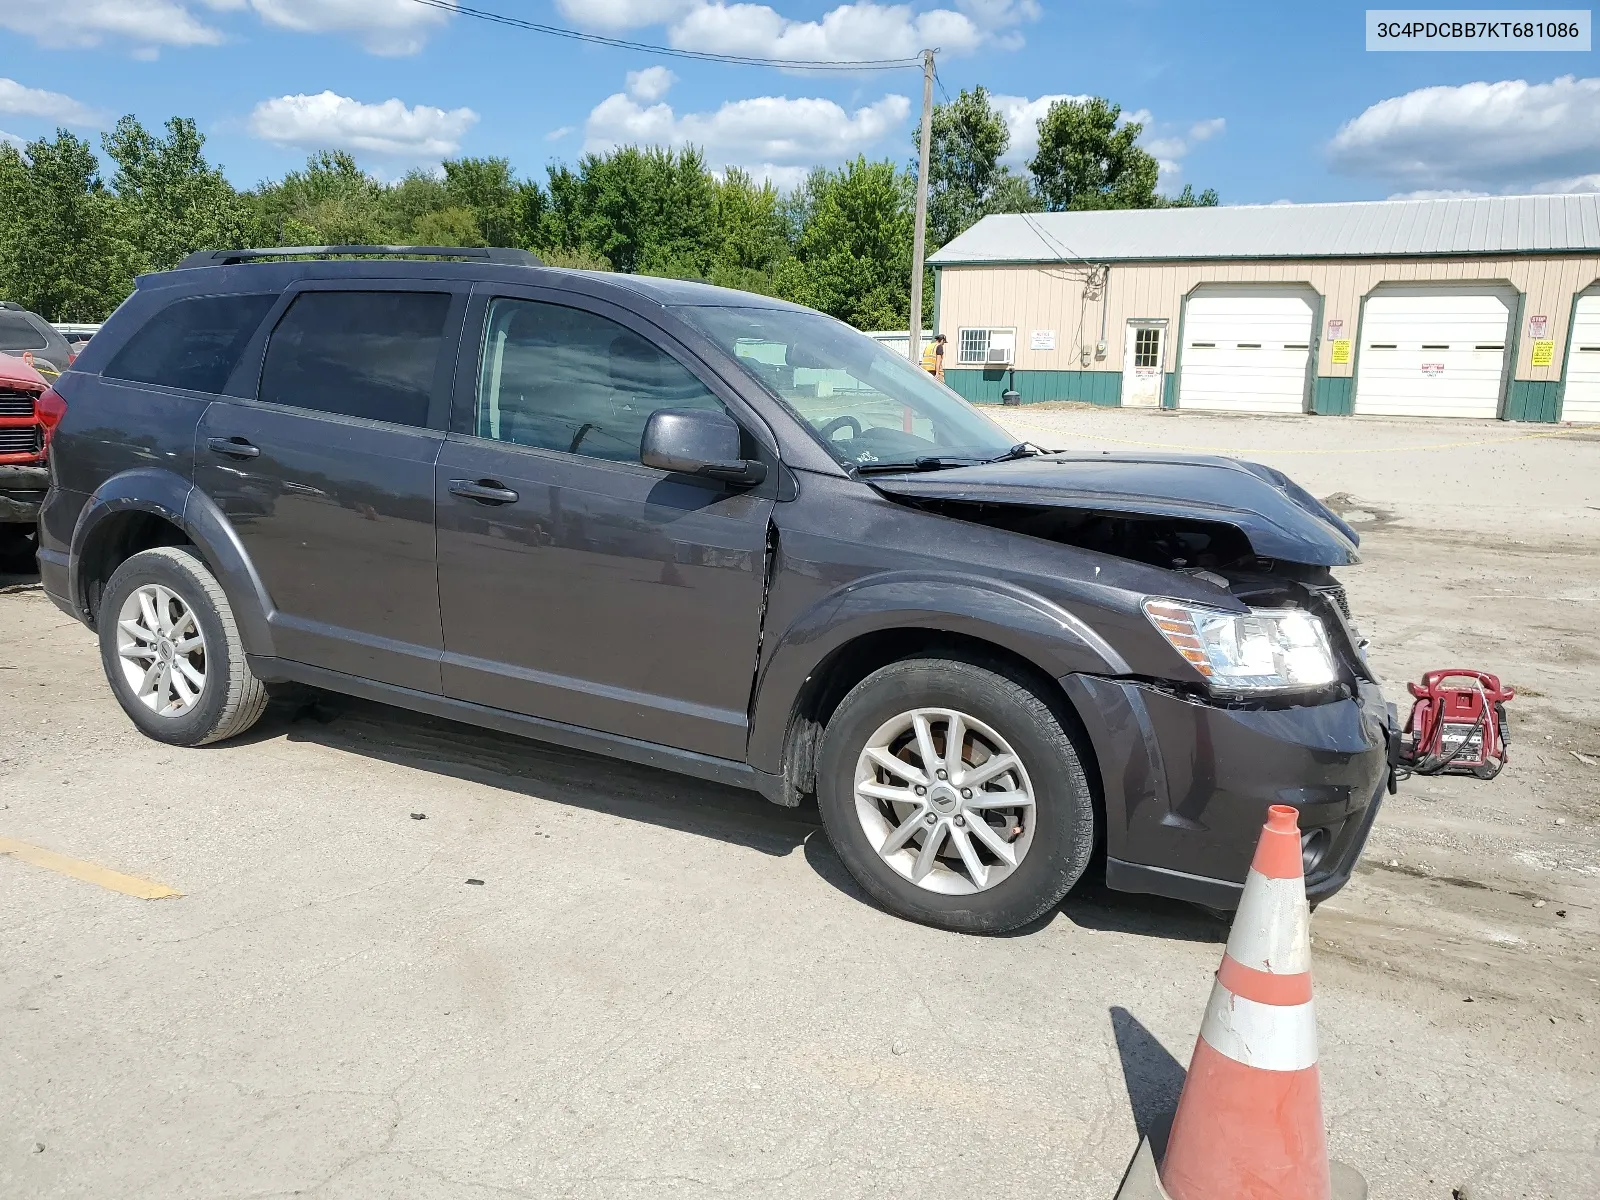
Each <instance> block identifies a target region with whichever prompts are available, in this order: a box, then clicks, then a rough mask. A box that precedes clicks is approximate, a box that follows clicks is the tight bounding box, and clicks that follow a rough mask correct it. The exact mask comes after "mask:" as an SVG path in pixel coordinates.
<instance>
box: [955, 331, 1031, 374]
mask: <svg viewBox="0 0 1600 1200" xmlns="http://www.w3.org/2000/svg"><path fill="white" fill-rule="evenodd" d="M956 343H957V347H956V361H957V362H958V363H961V364H963V365H966V366H979V367H981V366H990V367H993V366H1009V365H1011V362H1012V360H1013V357H1014V355H1015V353H1016V349H1017V331H1016V329H1015V327H1013V326H1009V325H1001V326H995V327H994V328H991V329H960V330H957V331H956Z"/></svg>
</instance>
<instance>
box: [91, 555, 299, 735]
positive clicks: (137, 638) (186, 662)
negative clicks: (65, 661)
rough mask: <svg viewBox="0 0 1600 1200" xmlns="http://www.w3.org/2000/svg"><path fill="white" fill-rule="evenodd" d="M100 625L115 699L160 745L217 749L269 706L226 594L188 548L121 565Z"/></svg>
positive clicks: (111, 583)
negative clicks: (247, 657) (214, 746)
mask: <svg viewBox="0 0 1600 1200" xmlns="http://www.w3.org/2000/svg"><path fill="white" fill-rule="evenodd" d="M96 625H97V628H98V630H99V634H100V662H101V665H102V666H103V667H104V668H105V672H106V679H107V681H108V682H109V683H110V684H111V690H112V692H113V693H114V694H115V695H116V697H117V702H118V703H119V704H121V705H122V711H123V712H125V713H127V714H128V716H129V718H130V719H131V720H132V721H133V723H134V724H135V725H137V726H138V727H139V730H140V732H142V733H144V734H146V735H147V736H149V737H152V738H155V739H156V740H157V741H160V742H166V743H168V744H169V745H173V746H204V745H207V744H208V743H211V742H219V741H221V740H223V739H224V738H230V737H234V736H236V735H238V734H241V733H243V732H244V731H245V730H247V729H249V728H250V726H252V725H254V724H255V723H256V721H257V720H259V719H260V717H261V714H262V712H263V711H264V710H265V709H266V706H267V690H266V688H265V687H264V686H263V685H262V683H261V681H260V680H259V679H257V678H256V677H255V674H254V673H253V672H252V671H251V670H250V665H249V663H248V662H246V660H245V654H244V645H243V643H241V641H240V640H239V628H238V625H237V624H236V623H235V622H234V619H233V609H232V608H231V607H230V606H229V604H228V597H227V596H226V594H224V592H223V590H222V586H221V585H220V584H219V583H218V582H217V580H216V577H215V576H213V575H212V574H211V572H210V570H209V569H208V568H207V567H206V565H205V563H204V562H202V561H201V560H200V558H199V557H198V556H197V555H196V554H195V553H194V552H193V551H192V550H189V549H187V548H186V547H182V546H159V547H157V548H155V549H153V550H144V551H141V552H140V553H138V554H135V555H133V556H132V557H131V558H129V559H128V560H127V561H126V562H124V563H123V564H122V565H121V566H119V567H118V568H117V569H116V571H115V572H114V573H113V574H112V576H111V579H110V580H109V581H108V582H107V583H106V587H105V591H104V593H102V595H101V598H100V610H99V616H98V620H97V622H96Z"/></svg>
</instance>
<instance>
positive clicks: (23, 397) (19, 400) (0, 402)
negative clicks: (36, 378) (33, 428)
mask: <svg viewBox="0 0 1600 1200" xmlns="http://www.w3.org/2000/svg"><path fill="white" fill-rule="evenodd" d="M33 398H34V397H33V393H32V392H18V391H13V390H12V389H10V388H0V417H31V416H33Z"/></svg>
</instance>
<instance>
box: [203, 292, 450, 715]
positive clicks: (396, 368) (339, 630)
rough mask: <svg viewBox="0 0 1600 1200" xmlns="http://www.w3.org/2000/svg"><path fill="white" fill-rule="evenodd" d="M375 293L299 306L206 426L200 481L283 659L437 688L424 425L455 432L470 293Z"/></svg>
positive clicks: (433, 441) (331, 296)
mask: <svg viewBox="0 0 1600 1200" xmlns="http://www.w3.org/2000/svg"><path fill="white" fill-rule="evenodd" d="M367 288H368V290H360V291H357V290H349V289H334V290H325V291H324V290H313V291H303V292H301V293H300V294H299V295H298V296H296V297H295V298H294V299H293V301H292V302H291V303H290V304H289V307H288V308H287V310H285V311H284V313H283V316H282V318H281V319H280V320H279V321H278V323H277V325H276V327H275V328H274V329H273V331H272V334H271V336H270V338H269V340H268V342H267V350H266V359H265V363H264V365H263V367H262V371H261V377H260V385H259V391H257V393H256V394H257V398H256V399H253V400H240V399H232V398H226V397H224V398H219V399H218V400H217V401H216V402H215V403H213V404H211V405H210V406H209V407H208V408H207V409H206V411H205V414H204V416H203V417H202V418H201V421H200V428H199V432H198V435H197V440H196V445H195V485H196V486H197V487H198V488H199V489H200V490H201V491H202V492H204V493H205V494H206V495H207V496H209V497H210V498H211V499H212V500H213V501H214V502H215V503H216V504H217V505H218V506H219V507H221V509H222V510H223V512H224V513H225V514H226V515H227V517H228V520H229V522H230V524H232V526H233V528H234V530H235V532H236V533H237V534H238V536H239V540H240V541H241V542H242V543H243V544H244V548H245V551H246V552H247V553H248V554H249V557H250V561H251V562H252V563H254V565H255V569H256V571H257V572H258V573H259V575H260V576H261V581H262V583H263V584H264V585H265V587H266V590H267V594H268V596H269V597H270V599H271V602H272V612H271V613H270V614H269V616H268V621H269V624H270V626H271V628H272V637H273V646H274V650H275V652H276V653H277V654H278V655H279V656H280V657H283V658H287V659H290V660H293V661H295V662H302V663H308V664H310V665H312V666H317V667H323V668H326V669H328V670H333V671H340V672H343V673H345V674H349V675H356V676H359V677H361V678H364V679H373V680H377V681H379V682H382V683H391V684H396V685H398V686H400V687H407V688H413V689H416V690H419V691H428V692H434V693H437V692H438V691H439V656H440V654H441V653H442V652H443V638H442V636H441V630H440V625H439V592H438V585H437V581H436V577H435V570H434V511H433V507H434V506H433V463H434V459H435V458H436V457H437V456H438V453H439V447H440V445H441V444H442V443H443V440H444V433H443V430H442V428H440V429H431V428H429V427H428V426H429V425H430V424H438V425H441V426H442V425H443V423H444V414H445V412H446V409H447V406H448V399H449V380H450V369H451V367H452V365H453V359H454V348H455V343H456V340H457V337H456V330H457V329H458V328H459V325H460V321H461V314H462V311H463V310H464V306H465V296H464V295H461V296H453V295H452V294H451V293H450V292H449V291H437V292H423V291H403V290H394V289H383V288H382V286H381V285H379V286H378V287H377V288H373V287H372V285H370V284H369V285H367ZM452 320H453V321H454V324H455V328H452V325H451V323H452ZM430 412H432V413H433V414H434V416H435V418H436V419H435V420H434V421H432V422H430V419H429V418H430Z"/></svg>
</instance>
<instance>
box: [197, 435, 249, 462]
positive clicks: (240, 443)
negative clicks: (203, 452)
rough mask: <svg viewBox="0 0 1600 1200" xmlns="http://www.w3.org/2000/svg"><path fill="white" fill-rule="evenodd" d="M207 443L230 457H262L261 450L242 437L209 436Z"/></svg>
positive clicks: (219, 452)
mask: <svg viewBox="0 0 1600 1200" xmlns="http://www.w3.org/2000/svg"><path fill="white" fill-rule="evenodd" d="M206 445H208V446H210V447H211V449H213V450H215V451H216V452H217V453H218V454H226V455H227V456H228V457H229V458H260V457H261V451H260V450H259V449H257V448H256V447H255V446H252V445H251V444H250V443H249V442H247V441H246V440H245V439H244V438H242V437H233V438H220V437H215V438H207V439H206Z"/></svg>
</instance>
